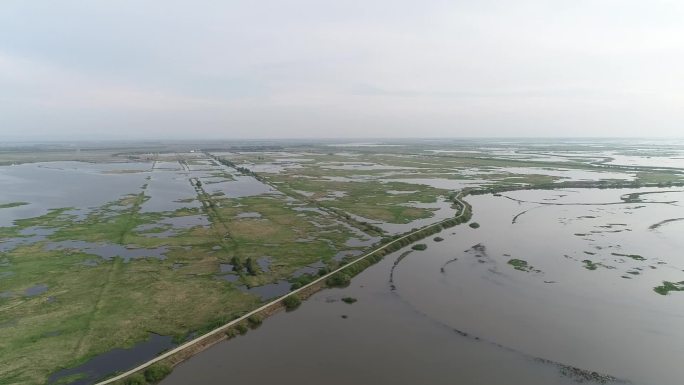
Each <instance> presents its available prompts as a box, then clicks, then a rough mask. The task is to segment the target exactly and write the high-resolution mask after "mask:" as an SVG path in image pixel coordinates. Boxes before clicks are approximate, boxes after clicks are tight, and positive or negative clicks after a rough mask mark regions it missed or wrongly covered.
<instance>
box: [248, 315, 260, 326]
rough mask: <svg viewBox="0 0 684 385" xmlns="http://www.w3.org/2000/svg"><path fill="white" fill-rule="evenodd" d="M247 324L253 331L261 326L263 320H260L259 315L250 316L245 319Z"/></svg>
mask: <svg viewBox="0 0 684 385" xmlns="http://www.w3.org/2000/svg"><path fill="white" fill-rule="evenodd" d="M247 322H248V323H249V326H251V327H252V329H255V328H257V327H259V325H261V323H262V322H264V320H263V318H261V316H260V315H258V314H252V315H251V316H249V317H248V318H247Z"/></svg>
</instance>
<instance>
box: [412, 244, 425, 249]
mask: <svg viewBox="0 0 684 385" xmlns="http://www.w3.org/2000/svg"><path fill="white" fill-rule="evenodd" d="M411 248H412V249H413V250H425V249H427V245H426V244H424V243H418V244H415V245H413V246H411Z"/></svg>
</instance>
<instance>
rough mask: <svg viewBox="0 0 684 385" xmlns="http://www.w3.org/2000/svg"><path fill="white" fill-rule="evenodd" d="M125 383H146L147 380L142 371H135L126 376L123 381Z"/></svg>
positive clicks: (131, 384)
mask: <svg viewBox="0 0 684 385" xmlns="http://www.w3.org/2000/svg"><path fill="white" fill-rule="evenodd" d="M124 384H125V385H147V381H146V380H145V376H143V374H142V373H135V374H132V375H131V376H130V377H128V378H127V379H126V380H125V381H124Z"/></svg>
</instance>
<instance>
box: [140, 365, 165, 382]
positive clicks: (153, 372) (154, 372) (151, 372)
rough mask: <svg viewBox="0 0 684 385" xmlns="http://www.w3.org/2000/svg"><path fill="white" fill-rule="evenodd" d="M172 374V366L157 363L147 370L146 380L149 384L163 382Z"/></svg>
mask: <svg viewBox="0 0 684 385" xmlns="http://www.w3.org/2000/svg"><path fill="white" fill-rule="evenodd" d="M170 373H171V367H170V366H168V365H166V364H162V363H157V364H154V365H152V366H150V367H149V368H147V369H145V379H146V380H147V382H151V383H156V382H159V381H161V380H163V379H164V377H166V376H168V375H169V374H170Z"/></svg>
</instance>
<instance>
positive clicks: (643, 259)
mask: <svg viewBox="0 0 684 385" xmlns="http://www.w3.org/2000/svg"><path fill="white" fill-rule="evenodd" d="M610 254H611V255H614V256H616V257H627V258H632V259H633V260H635V261H645V260H646V258H644V257H642V256H641V255H639V254H621V253H610Z"/></svg>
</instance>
